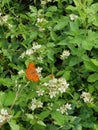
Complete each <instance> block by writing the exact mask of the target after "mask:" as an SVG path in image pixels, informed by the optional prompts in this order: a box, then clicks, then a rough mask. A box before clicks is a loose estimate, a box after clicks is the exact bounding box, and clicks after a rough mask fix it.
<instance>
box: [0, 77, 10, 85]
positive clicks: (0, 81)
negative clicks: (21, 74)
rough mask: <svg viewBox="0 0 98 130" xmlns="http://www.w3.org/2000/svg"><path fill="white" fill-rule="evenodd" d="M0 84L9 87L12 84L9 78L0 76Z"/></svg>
mask: <svg viewBox="0 0 98 130" xmlns="http://www.w3.org/2000/svg"><path fill="white" fill-rule="evenodd" d="M0 84H2V85H4V86H7V87H10V86H11V85H12V82H11V79H10V78H0Z"/></svg>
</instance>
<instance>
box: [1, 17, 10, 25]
mask: <svg viewBox="0 0 98 130" xmlns="http://www.w3.org/2000/svg"><path fill="white" fill-rule="evenodd" d="M8 17H9V16H8V15H5V16H0V25H3V24H4V23H6V22H7V20H8Z"/></svg>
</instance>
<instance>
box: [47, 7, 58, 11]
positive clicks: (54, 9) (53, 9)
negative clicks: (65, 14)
mask: <svg viewBox="0 0 98 130" xmlns="http://www.w3.org/2000/svg"><path fill="white" fill-rule="evenodd" d="M47 11H50V12H56V11H57V7H56V6H50V7H49V8H48V9H47Z"/></svg>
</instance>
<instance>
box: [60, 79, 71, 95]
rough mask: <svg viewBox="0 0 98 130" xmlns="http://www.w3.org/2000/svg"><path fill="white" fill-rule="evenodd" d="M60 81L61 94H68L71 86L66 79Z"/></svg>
mask: <svg viewBox="0 0 98 130" xmlns="http://www.w3.org/2000/svg"><path fill="white" fill-rule="evenodd" d="M58 81H59V84H60V85H59V87H58V90H59V91H60V92H61V93H64V92H66V90H67V88H68V86H69V84H68V83H67V82H66V80H65V79H64V78H59V79H58Z"/></svg>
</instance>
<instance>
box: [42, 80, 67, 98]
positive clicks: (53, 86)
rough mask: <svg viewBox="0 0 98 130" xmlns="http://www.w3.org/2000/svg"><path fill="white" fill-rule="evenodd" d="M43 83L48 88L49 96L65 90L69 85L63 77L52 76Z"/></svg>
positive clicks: (54, 95) (51, 96)
mask: <svg viewBox="0 0 98 130" xmlns="http://www.w3.org/2000/svg"><path fill="white" fill-rule="evenodd" d="M43 85H44V86H46V87H47V88H48V90H49V96H50V98H53V97H56V95H57V94H59V93H64V92H66V90H67V89H68V86H69V84H68V83H67V82H66V80H65V79H64V78H58V79H57V78H53V79H50V80H49V81H48V83H44V84H43Z"/></svg>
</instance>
